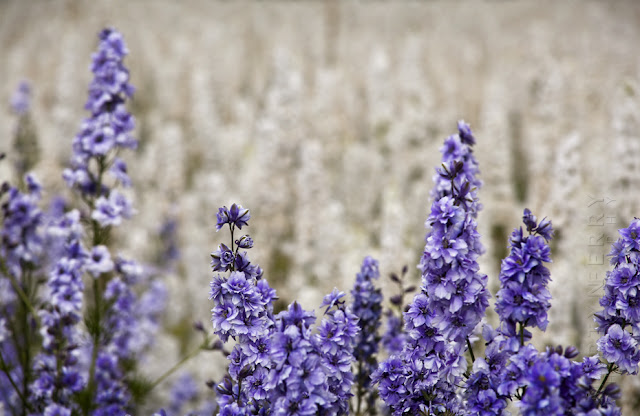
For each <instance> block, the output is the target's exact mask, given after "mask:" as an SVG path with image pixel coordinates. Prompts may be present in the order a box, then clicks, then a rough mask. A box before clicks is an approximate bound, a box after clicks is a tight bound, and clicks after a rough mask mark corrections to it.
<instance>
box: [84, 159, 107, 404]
mask: <svg viewBox="0 0 640 416" xmlns="http://www.w3.org/2000/svg"><path fill="white" fill-rule="evenodd" d="M96 161H97V163H98V175H97V180H96V183H97V186H96V192H98V194H97V195H99V194H100V192H101V191H102V175H103V174H104V172H105V170H106V164H105V158H104V156H102V157H98V158H97V159H96ZM95 201H96V197H93V198H90V199H89V200H88V201H87V204H88V205H89V213H90V214H91V213H93V210H94V209H95ZM100 228H101V226H100V224H99V223H98V221H96V220H94V219H92V220H91V231H92V233H93V235H92V240H93V241H92V247H96V246H98V245H100V244H102V243H103V242H104V241H105V240H106V236H105V235H104V233H102V232H101V230H100ZM101 279H102V276H98V277H97V278H94V279H93V302H94V308H95V314H96V315H95V319H96V320H95V322H94V324H95V329H94V331H95V332H94V334H93V351H91V365H90V367H89V382H88V386H87V392H88V394H89V398H90V400H89V401H88V403H89V405H88V406H87V408H85V409H83V410H84V412H85V414H87V415H88V414H89V410H90V407H91V405H90V404H91V403H92V402H93V395H94V392H95V389H96V381H95V374H96V361H97V360H98V349H99V347H100V338H101V329H102V325H101V321H102V284H101V283H102V280H101Z"/></svg>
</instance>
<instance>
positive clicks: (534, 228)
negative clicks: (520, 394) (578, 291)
mask: <svg viewBox="0 0 640 416" xmlns="http://www.w3.org/2000/svg"><path fill="white" fill-rule="evenodd" d="M522 219H523V222H524V225H525V227H526V231H527V232H528V235H525V234H524V231H523V230H522V227H520V228H516V229H515V230H514V231H513V233H512V234H511V238H510V241H509V244H510V248H511V251H510V253H509V256H508V257H507V258H505V259H504V260H503V261H502V267H501V270H500V284H501V289H500V290H499V291H498V294H497V295H496V297H497V301H496V312H497V313H498V316H500V321H501V322H502V324H503V325H502V328H501V331H502V332H503V334H505V335H507V336H509V337H510V338H511V341H512V342H510V347H509V348H510V350H511V351H514V352H515V351H517V350H518V348H519V347H520V346H522V345H523V344H524V341H525V340H527V339H529V338H530V337H531V335H530V333H529V331H527V330H525V328H526V327H538V328H540V329H541V330H543V331H544V330H545V329H546V328H547V323H548V319H547V311H548V310H549V308H550V307H551V303H550V299H551V294H550V293H549V290H548V289H547V285H548V283H549V281H550V280H551V278H550V273H549V269H547V268H546V267H545V265H544V263H549V262H551V250H550V249H549V240H550V239H551V238H552V236H553V228H552V226H551V222H550V221H548V220H547V219H543V220H542V221H540V223H538V222H537V219H536V217H535V216H534V215H533V214H532V213H531V211H529V210H528V209H525V210H524V214H523V217H522Z"/></svg>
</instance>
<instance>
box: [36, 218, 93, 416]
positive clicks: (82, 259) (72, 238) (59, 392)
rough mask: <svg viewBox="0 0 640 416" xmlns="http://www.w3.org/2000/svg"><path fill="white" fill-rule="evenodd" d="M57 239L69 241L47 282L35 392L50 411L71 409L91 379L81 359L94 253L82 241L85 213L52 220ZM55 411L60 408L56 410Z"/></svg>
mask: <svg viewBox="0 0 640 416" xmlns="http://www.w3.org/2000/svg"><path fill="white" fill-rule="evenodd" d="M48 234H49V235H50V237H51V238H52V240H54V241H57V242H58V244H59V245H61V246H63V247H64V250H63V252H62V255H61V256H60V257H59V259H58V260H57V262H55V264H54V265H53V267H52V269H51V271H50V273H49V279H48V281H47V288H48V290H49V293H48V295H47V298H48V299H49V303H48V306H46V307H45V308H44V309H42V310H41V311H40V321H41V323H42V326H41V328H40V335H41V336H42V347H43V348H42V351H41V353H40V354H39V355H38V356H37V357H36V360H35V364H34V373H35V375H36V380H35V381H34V382H33V383H32V385H31V388H30V390H31V392H30V397H31V401H32V402H33V404H34V405H35V406H38V407H39V408H40V409H42V410H44V412H45V413H47V412H53V411H54V410H55V411H56V412H62V413H60V414H64V412H71V411H72V410H73V408H74V407H73V403H72V400H71V397H72V395H73V394H74V393H77V392H79V391H80V390H82V389H83V388H84V386H85V384H86V380H85V378H84V377H83V376H82V369H81V366H80V365H79V362H78V361H79V357H80V350H79V343H80V342H81V340H82V335H81V332H80V329H79V327H78V323H79V322H80V321H81V320H82V306H83V294H84V283H83V281H82V274H83V272H84V268H85V265H86V263H87V259H88V257H89V253H87V251H86V250H85V249H84V248H83V246H82V243H81V238H82V226H81V224H80V213H79V212H78V211H77V210H74V211H70V212H68V213H66V214H65V215H64V216H62V217H60V218H58V219H57V220H55V221H53V222H52V223H51V224H49V225H48ZM54 414H55V413H54Z"/></svg>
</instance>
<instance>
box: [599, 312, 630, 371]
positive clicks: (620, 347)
mask: <svg viewBox="0 0 640 416" xmlns="http://www.w3.org/2000/svg"><path fill="white" fill-rule="evenodd" d="M597 344H598V350H600V351H601V352H602V356H603V357H604V359H605V360H607V361H608V362H610V363H615V364H616V366H618V367H619V368H620V369H621V370H622V371H624V372H627V373H629V374H637V372H638V364H640V351H638V342H637V341H636V340H635V339H634V338H633V337H632V336H631V334H630V333H629V332H627V331H625V330H623V329H622V328H621V327H620V325H618V324H615V325H612V326H610V327H609V329H608V330H607V333H606V334H605V335H604V336H603V337H601V338H600V339H599V340H598V343H597Z"/></svg>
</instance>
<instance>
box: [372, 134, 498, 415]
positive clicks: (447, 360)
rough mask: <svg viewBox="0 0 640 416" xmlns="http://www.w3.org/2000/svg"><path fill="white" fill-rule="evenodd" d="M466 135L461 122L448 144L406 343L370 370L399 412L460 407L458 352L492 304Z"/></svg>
mask: <svg viewBox="0 0 640 416" xmlns="http://www.w3.org/2000/svg"><path fill="white" fill-rule="evenodd" d="M461 135H462V136H463V137H464V140H463V139H462V138H461ZM469 135H470V130H469V129H468V126H466V127H465V125H464V124H460V125H459V134H458V135H456V136H451V137H449V138H448V139H447V141H445V146H444V148H443V162H444V163H443V166H442V168H440V169H438V174H437V175H436V177H435V182H436V187H435V189H434V191H433V192H432V196H433V197H434V201H433V205H432V208H431V215H430V216H429V218H428V220H427V225H428V226H429V227H430V231H429V232H428V233H427V236H426V238H425V240H426V245H425V250H424V254H423V256H422V259H421V261H420V265H419V268H420V270H421V271H422V286H421V291H420V292H419V293H418V294H417V295H416V296H415V297H414V300H413V302H412V303H411V304H410V305H409V309H408V311H407V312H406V313H405V316H404V318H405V330H406V333H407V340H406V344H405V346H404V349H403V351H402V353H400V354H398V355H397V356H392V357H391V358H390V359H389V360H388V363H389V365H386V364H385V363H383V364H381V366H380V367H379V368H378V370H377V371H376V372H375V373H374V375H373V379H374V381H376V382H378V383H379V384H380V387H379V390H380V396H381V397H382V398H383V400H384V401H385V403H386V404H387V406H389V407H390V408H391V410H392V412H393V413H394V414H396V415H401V414H404V413H406V412H419V411H426V412H434V411H439V412H444V411H449V412H454V413H456V412H458V411H459V410H460V401H459V400H458V399H457V389H456V385H459V384H460V383H461V380H462V375H463V374H464V373H465V370H466V367H467V362H466V359H465V358H464V355H463V354H464V352H465V351H466V349H467V345H470V344H469V340H468V338H469V336H470V335H471V333H472V331H473V330H474V328H475V327H476V325H477V324H478V323H479V322H480V319H481V318H482V316H483V315H484V312H485V309H486V308H487V306H488V303H489V301H488V298H489V293H488V291H487V288H486V284H487V277H486V275H483V274H481V273H479V272H478V263H477V258H478V256H479V255H480V254H481V253H482V252H483V251H484V249H483V247H482V245H481V244H480V236H479V234H478V232H477V224H476V221H475V217H476V215H477V212H478V210H479V205H478V203H477V197H476V189H477V187H478V186H480V184H481V182H480V181H479V180H477V179H476V178H475V175H476V174H477V173H478V170H477V164H476V162H475V159H474V158H473V155H472V153H471V148H470V145H471V143H472V142H473V140H471V138H470V136H469ZM398 360H399V361H400V362H401V363H402V365H401V366H399V365H397V364H398ZM391 363H394V365H390V364H391Z"/></svg>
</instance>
